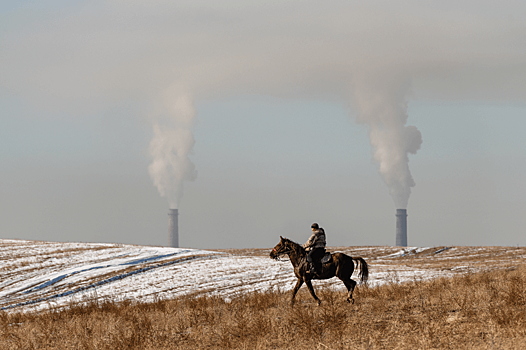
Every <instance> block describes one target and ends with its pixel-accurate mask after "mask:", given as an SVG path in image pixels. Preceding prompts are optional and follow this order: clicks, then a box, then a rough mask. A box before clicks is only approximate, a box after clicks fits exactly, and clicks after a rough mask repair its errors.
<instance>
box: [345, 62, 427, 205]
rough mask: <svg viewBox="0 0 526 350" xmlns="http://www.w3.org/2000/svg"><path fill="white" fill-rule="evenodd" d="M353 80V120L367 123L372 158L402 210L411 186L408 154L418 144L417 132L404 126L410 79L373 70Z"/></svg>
mask: <svg viewBox="0 0 526 350" xmlns="http://www.w3.org/2000/svg"><path fill="white" fill-rule="evenodd" d="M353 83H354V86H353V87H354V95H353V97H354V102H355V106H356V108H357V109H358V113H359V114H358V117H357V121H358V122H359V123H363V124H367V125H368V126H369V137H370V140H371V146H372V147H373V153H374V159H375V160H376V161H377V162H378V163H379V164H380V170H379V172H380V175H381V176H382V178H383V180H384V181H385V183H386V184H387V186H388V187H389V193H390V194H391V197H392V198H393V200H394V203H395V206H396V208H400V209H406V208H407V204H408V201H409V196H410V195H411V187H414V186H415V181H414V180H413V177H412V176H411V172H410V170H409V157H408V155H409V154H416V152H417V151H418V150H419V149H420V146H421V144H422V135H421V133H420V131H418V129H417V128H416V127H414V126H411V125H409V126H407V125H406V123H407V118H408V114H407V95H408V93H409V90H410V80H409V79H408V78H406V77H404V75H402V74H399V75H396V74H389V73H387V72H384V74H379V73H378V72H377V73H368V74H364V75H362V74H359V75H357V76H356V77H355V79H354V81H353Z"/></svg>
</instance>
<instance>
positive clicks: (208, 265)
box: [0, 240, 526, 311]
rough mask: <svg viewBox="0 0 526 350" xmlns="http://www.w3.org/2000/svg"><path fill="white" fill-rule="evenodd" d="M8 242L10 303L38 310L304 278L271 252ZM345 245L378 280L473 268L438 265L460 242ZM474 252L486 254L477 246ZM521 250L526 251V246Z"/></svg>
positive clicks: (2, 287) (4, 295)
mask: <svg viewBox="0 0 526 350" xmlns="http://www.w3.org/2000/svg"><path fill="white" fill-rule="evenodd" d="M0 247H2V249H1V250H0V308H1V309H2V310H17V311H33V310H34V311H38V310H43V309H47V308H55V307H63V306H67V305H68V304H70V303H75V302H79V301H83V300H86V299H93V298H98V299H105V298H109V299H112V300H117V301H119V300H126V299H133V300H139V301H153V300H155V299H166V298H174V297H177V296H180V295H183V294H188V293H208V294H211V295H220V296H224V297H226V298H229V297H234V296H235V295H238V294H240V293H245V292H250V291H255V290H259V291H264V290H268V289H273V288H280V289H282V290H289V289H292V288H293V286H294V283H295V280H296V279H295V277H294V274H293V270H292V265H291V263H290V262H289V261H288V260H286V259H284V260H282V261H275V260H271V259H270V258H268V252H267V253H265V254H260V256H257V255H256V256H254V255H250V256H249V255H240V254H233V253H229V252H228V251H227V252H220V251H210V250H199V249H185V248H165V247H149V246H136V245H123V244H96V243H55V242H36V241H22V240H0ZM342 250H343V251H345V252H346V253H348V254H350V255H352V256H363V257H364V258H366V260H367V261H368V263H369V264H370V268H371V274H370V279H369V284H370V285H373V286H374V285H377V284H382V283H388V282H404V281H408V280H414V279H429V278H435V277H438V276H450V275H452V274H453V273H456V272H461V271H464V270H466V269H469V266H467V265H466V266H457V265H458V264H456V265H454V266H453V267H450V268H443V266H436V262H437V260H436V256H437V254H439V253H440V254H442V255H444V256H443V258H441V259H454V258H455V254H457V255H458V254H459V252H458V248H453V249H449V248H447V247H446V248H437V249H433V248H407V249H404V250H400V249H396V248H389V247H365V248H360V247H357V248H354V249H352V248H343V249H342ZM444 252H445V253H444ZM465 253H467V252H463V253H462V254H465ZM471 253H473V254H475V255H476V254H479V255H480V254H481V253H480V252H478V253H477V250H474V252H471ZM516 253H517V254H519V253H520V254H522V257H524V255H525V254H526V252H524V251H523V250H521V252H516ZM447 254H449V255H447ZM503 254H504V253H503ZM517 254H515V255H514V256H516V255H517ZM520 254H519V255H520ZM413 256H415V257H418V258H420V260H421V261H420V263H419V264H416V265H415V264H412V265H411V264H407V262H408V261H409V260H400V259H404V257H413ZM411 261H416V260H414V259H413V260H411ZM426 264H427V265H426ZM321 285H329V286H333V287H335V288H344V287H343V284H342V283H341V281H339V280H338V279H337V278H333V279H331V280H328V281H314V286H315V288H316V287H317V286H321Z"/></svg>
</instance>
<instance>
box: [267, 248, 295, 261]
mask: <svg viewBox="0 0 526 350" xmlns="http://www.w3.org/2000/svg"><path fill="white" fill-rule="evenodd" d="M272 251H273V252H276V257H275V258H274V259H276V260H279V261H281V256H282V255H285V254H288V253H290V252H292V249H291V248H290V247H288V246H284V247H282V248H280V249H279V250H276V248H274V249H272Z"/></svg>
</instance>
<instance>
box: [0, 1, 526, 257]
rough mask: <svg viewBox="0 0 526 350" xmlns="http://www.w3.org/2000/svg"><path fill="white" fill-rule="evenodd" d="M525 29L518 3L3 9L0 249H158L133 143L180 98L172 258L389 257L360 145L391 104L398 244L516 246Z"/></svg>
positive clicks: (157, 220)
mask: <svg viewBox="0 0 526 350" xmlns="http://www.w3.org/2000/svg"><path fill="white" fill-rule="evenodd" d="M525 17H526V5H525V4H523V2H519V1H501V2H498V3H497V2H490V1H488V2H483V1H476V2H475V1H460V2H459V1H441V2H439V3H438V2H423V1H403V2H402V1H371V2H367V3H363V2H359V1H332V2H329V3H327V2H325V3H320V2H315V1H289V2H283V1H275V2H272V1H266V2H251V1H222V2H220V3H218V2H213V1H195V0H194V1H177V2H170V1H155V0H153V1H147V2H146V1H90V2H81V1H79V2H72V1H67V2H65V1H47V2H46V4H45V5H42V4H41V2H37V1H16V2H15V1H4V2H2V4H1V5H0V23H1V24H0V164H1V167H0V237H3V238H21V239H37V240H59V241H93V242H122V243H137V244H152V245H162V244H165V243H166V242H167V223H168V216H167V211H168V202H167V200H166V198H163V197H161V196H160V195H159V192H158V190H157V188H156V187H155V186H154V183H153V181H152V179H151V178H150V175H149V170H148V167H149V165H150V164H151V163H152V155H151V148H150V142H151V140H152V137H154V125H156V123H160V125H161V126H162V125H165V126H166V127H167V128H168V129H169V128H170V127H172V128H177V127H179V126H180V125H179V124H174V125H169V124H166V123H167V122H166V120H168V119H170V118H171V115H172V114H173V108H172V107H173V103H172V102H173V101H175V100H177V98H178V96H181V94H184V96H189V98H190V99H191V101H192V103H193V108H194V109H195V118H194V119H193V123H192V125H190V126H188V125H187V126H186V127H187V128H188V129H189V130H191V131H192V132H193V137H194V139H195V145H194V146H193V151H192V152H191V153H190V155H189V158H190V160H191V162H192V163H193V164H194V165H195V169H196V170H197V178H196V179H195V181H184V183H183V187H184V195H183V197H182V198H181V201H180V205H179V209H180V213H181V215H180V232H181V237H180V244H181V245H182V246H189V247H199V248H226V247H268V246H273V245H274V244H275V243H276V242H277V241H278V240H279V235H283V236H287V237H289V238H292V239H295V240H298V241H303V240H306V239H307V238H308V236H309V232H310V230H309V227H310V224H311V223H312V222H314V221H317V222H319V223H320V224H321V225H322V226H323V227H325V228H326V231H327V237H328V244H329V245H387V244H393V243H394V236H395V227H394V223H395V216H394V214H395V209H396V206H395V204H394V202H393V198H391V196H390V195H389V193H390V188H389V187H388V186H387V185H386V183H385V182H386V181H387V180H386V177H385V176H383V175H382V176H381V175H380V174H379V170H381V168H380V165H379V163H378V161H377V159H379V156H378V152H377V151H378V149H377V145H378V143H375V142H374V138H372V139H371V138H370V133H371V132H372V130H374V129H375V127H376V126H375V124H374V123H373V121H372V120H373V119H374V118H377V117H378V115H380V114H381V113H382V111H384V110H385V111H387V110H390V107H393V106H395V107H396V108H398V107H400V108H401V110H403V111H404V112H403V113H402V115H401V116H400V118H401V119H404V120H403V121H402V122H401V125H402V126H404V127H405V126H415V127H416V128H418V130H419V131H420V133H421V136H422V140H423V143H422V144H421V147H420V149H419V150H418V152H417V153H416V154H409V155H408V159H409V169H410V171H411V174H410V175H411V176H412V178H413V179H414V182H415V183H416V186H414V187H412V188H411V196H410V198H409V203H408V206H407V208H408V214H409V217H408V236H409V237H408V241H409V244H410V245H418V246H431V245H517V244H520V245H525V244H526V235H525V233H526V232H525V229H524V227H526V216H525V215H524V213H525V212H526V200H525V198H526V197H525V196H526V186H525V185H524V182H523V179H524V178H525V177H526V147H525V146H526V145H525V141H524V137H523V133H524V130H526V104H525V102H526V18H525ZM171 108H172V109H171ZM405 108H406V109H405ZM367 116H368V117H367ZM367 118H369V119H367ZM378 118H380V117H378ZM405 118H407V123H406V121H405ZM163 123H164V124H163ZM178 125H179V126H178ZM384 128H386V126H385V124H382V123H380V126H379V129H378V130H379V132H382V130H384ZM404 130H405V129H404ZM382 140H383V139H382ZM382 140H380V141H382ZM371 143H372V144H371ZM389 145H390V144H389ZM401 146H402V148H403V146H404V145H401ZM386 149H387V150H389V149H390V147H387V148H386Z"/></svg>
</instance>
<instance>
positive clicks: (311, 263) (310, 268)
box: [307, 261, 316, 273]
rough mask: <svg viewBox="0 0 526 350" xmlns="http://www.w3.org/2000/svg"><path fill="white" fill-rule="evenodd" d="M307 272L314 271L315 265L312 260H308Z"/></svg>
mask: <svg viewBox="0 0 526 350" xmlns="http://www.w3.org/2000/svg"><path fill="white" fill-rule="evenodd" d="M307 273H316V265H314V262H312V261H311V262H309V269H308V270H307Z"/></svg>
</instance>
